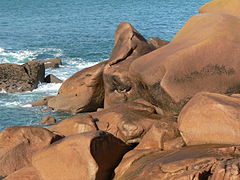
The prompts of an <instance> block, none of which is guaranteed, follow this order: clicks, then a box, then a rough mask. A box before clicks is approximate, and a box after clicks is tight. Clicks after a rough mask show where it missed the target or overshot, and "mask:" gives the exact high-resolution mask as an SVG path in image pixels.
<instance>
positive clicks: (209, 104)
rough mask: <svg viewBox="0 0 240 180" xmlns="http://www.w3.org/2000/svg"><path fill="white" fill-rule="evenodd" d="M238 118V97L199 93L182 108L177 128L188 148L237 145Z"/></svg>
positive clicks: (239, 135) (239, 122)
mask: <svg viewBox="0 0 240 180" xmlns="http://www.w3.org/2000/svg"><path fill="white" fill-rule="evenodd" d="M239 117H240V98H239V97H228V96H225V95H221V94H215V93H198V94H196V95H195V96H194V97H193V98H192V99H191V100H190V101H189V102H188V103H187V104H186V105H185V106H184V108H183V109H182V111H181V113H180V115H179V117H178V125H179V130H180V132H181V134H182V137H183V139H184V140H185V142H186V143H187V145H199V144H237V145H239V144H240V119H239Z"/></svg>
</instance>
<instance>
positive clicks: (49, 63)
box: [42, 58, 62, 69]
mask: <svg viewBox="0 0 240 180" xmlns="http://www.w3.org/2000/svg"><path fill="white" fill-rule="evenodd" d="M42 61H43V62H44V66H45V68H46V69H47V68H59V66H60V65H62V61H61V59H60V58H51V59H46V60H42Z"/></svg>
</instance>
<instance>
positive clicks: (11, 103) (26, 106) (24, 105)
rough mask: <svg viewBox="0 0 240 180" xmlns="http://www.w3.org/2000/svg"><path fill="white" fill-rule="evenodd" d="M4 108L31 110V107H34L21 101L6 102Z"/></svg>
mask: <svg viewBox="0 0 240 180" xmlns="http://www.w3.org/2000/svg"><path fill="white" fill-rule="evenodd" d="M2 106H6V107H23V108H30V107H32V105H31V104H28V103H21V102H19V101H13V102H6V103H4V104H2Z"/></svg>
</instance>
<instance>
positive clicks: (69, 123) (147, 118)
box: [48, 101, 176, 143]
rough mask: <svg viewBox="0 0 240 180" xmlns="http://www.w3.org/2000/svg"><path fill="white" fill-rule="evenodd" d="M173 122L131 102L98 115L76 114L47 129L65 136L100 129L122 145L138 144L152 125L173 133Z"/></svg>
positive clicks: (146, 106)
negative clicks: (166, 128)
mask: <svg viewBox="0 0 240 180" xmlns="http://www.w3.org/2000/svg"><path fill="white" fill-rule="evenodd" d="M173 121H174V119H171V118H168V119H167V118H163V117H162V116H161V115H159V114H156V112H155V109H154V107H153V106H152V105H151V104H149V103H147V102H144V101H135V102H127V103H123V104H119V105H116V106H114V107H112V108H108V109H104V110H102V111H99V112H94V113H90V114H81V115H76V116H73V117H71V118H68V119H65V120H63V121H62V122H60V123H58V124H57V125H54V126H50V127H48V128H49V129H50V130H51V131H55V132H57V133H58V134H62V135H65V136H67V135H71V134H76V133H81V132H86V131H89V130H93V129H100V130H103V131H107V132H109V133H111V134H113V135H114V136H116V137H117V138H120V139H121V140H123V141H124V142H127V143H138V142H140V140H141V139H142V137H143V136H144V135H145V134H146V132H147V131H148V130H149V129H150V128H151V127H152V125H153V124H154V123H156V122H158V123H159V124H158V126H159V127H168V128H169V129H168V130H169V131H171V132H175V130H176V126H175V123H174V122H173ZM168 130H163V131H165V132H166V131H168ZM163 134H164V132H163ZM163 136H164V135H163Z"/></svg>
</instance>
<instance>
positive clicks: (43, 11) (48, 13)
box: [0, 0, 208, 130]
mask: <svg viewBox="0 0 240 180" xmlns="http://www.w3.org/2000/svg"><path fill="white" fill-rule="evenodd" d="M207 1H208V0H122V1H119V0H67V1H66V0H41V1H40V0H1V1H0V63H5V62H8V63H17V64H22V63H24V62H27V61H30V60H32V59H45V58H51V57H60V58H62V61H63V66H62V67H61V68H59V69H49V70H47V74H50V73H52V74H55V75H56V76H58V77H59V78H60V79H62V80H65V79H67V78H68V77H70V76H71V75H72V74H73V73H75V72H77V71H79V70H81V69H83V68H86V67H89V66H91V65H93V64H95V63H97V62H100V61H103V60H105V59H108V58H109V56H110V53H111V49H112V48H113V42H114V32H115V30H116V28H117V25H118V24H119V23H120V22H122V21H128V22H130V23H131V24H132V25H133V26H134V27H135V28H136V29H137V30H138V31H139V32H140V33H141V34H142V35H144V36H145V38H147V39H149V38H150V37H160V38H161V39H164V40H171V39H172V38H173V36H174V34H175V33H176V32H177V31H178V30H179V29H180V28H181V27H182V26H183V25H184V23H185V22H186V21H187V20H188V19H189V18H190V17H191V16H193V15H195V14H197V13H198V8H199V7H200V6H201V5H203V4H205V3H206V2H207ZM0 73H1V72H0ZM60 85H61V84H41V85H39V88H38V89H36V90H34V91H33V92H24V93H14V94H8V93H4V92H0V130H1V129H3V128H5V127H9V126H15V125H18V126H19V125H39V120H40V119H41V118H42V117H43V116H46V115H48V114H52V115H53V116H55V117H56V118H57V120H58V121H60V120H62V119H63V118H66V117H68V116H70V114H67V113H59V112H42V111H41V108H38V107H31V105H30V104H29V103H30V102H32V101H34V100H36V99H38V98H39V97H42V96H47V95H55V94H56V93H57V90H58V88H59V87H60Z"/></svg>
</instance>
